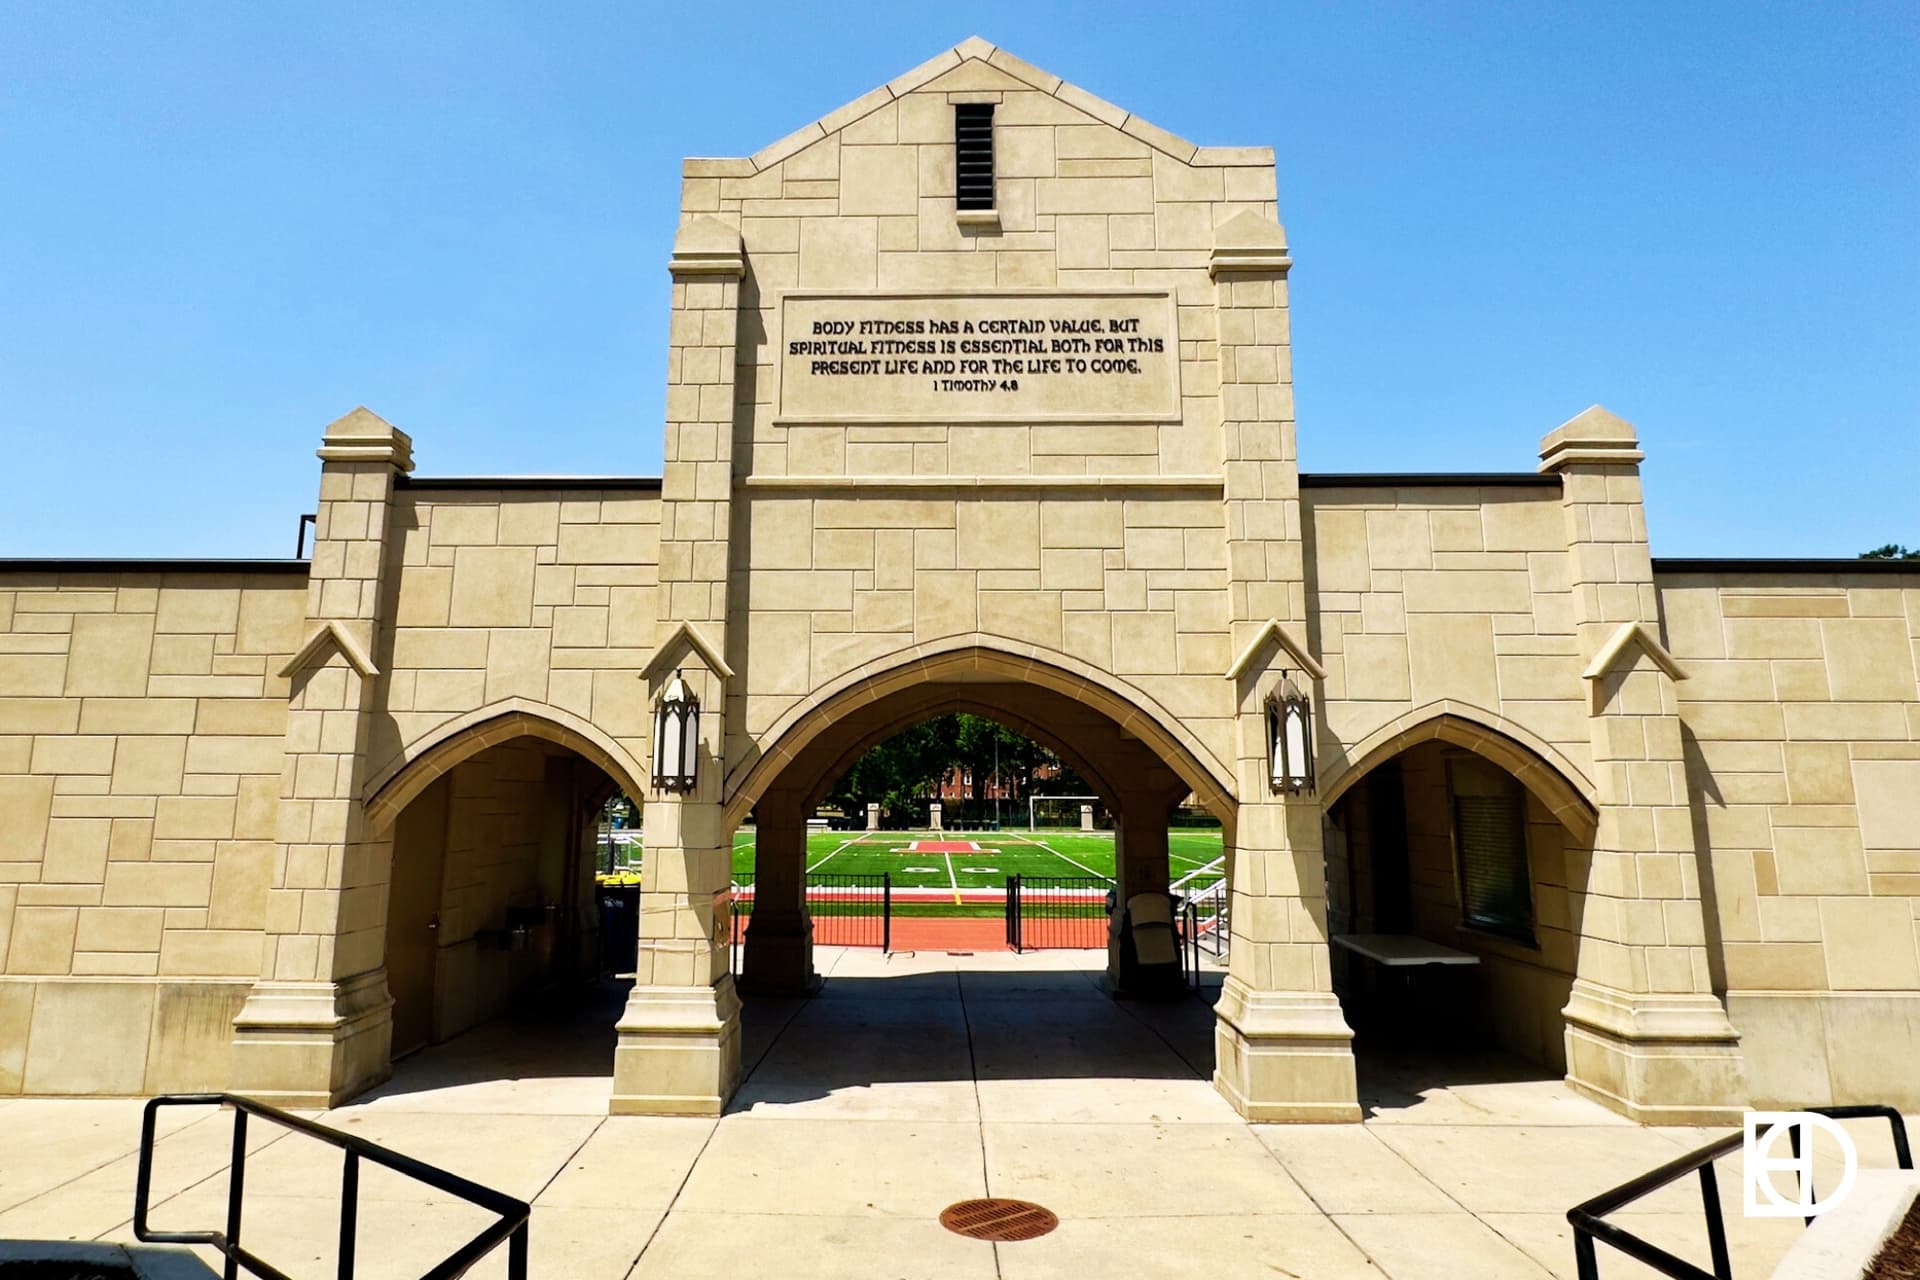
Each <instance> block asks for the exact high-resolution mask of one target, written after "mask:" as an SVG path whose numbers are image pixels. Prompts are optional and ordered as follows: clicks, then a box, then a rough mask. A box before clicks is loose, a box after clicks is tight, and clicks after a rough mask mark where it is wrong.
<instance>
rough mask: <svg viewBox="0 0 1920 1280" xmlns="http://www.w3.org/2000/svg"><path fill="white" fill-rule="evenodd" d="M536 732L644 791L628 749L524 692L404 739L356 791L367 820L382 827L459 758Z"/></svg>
mask: <svg viewBox="0 0 1920 1280" xmlns="http://www.w3.org/2000/svg"><path fill="white" fill-rule="evenodd" d="M523 737H532V738H540V739H543V740H545V741H547V742H552V743H555V744H557V745H559V746H563V747H566V748H568V749H569V750H572V751H577V752H578V753H580V755H582V756H584V757H585V758H586V759H588V760H590V761H592V762H593V763H594V764H595V765H597V766H598V767H599V768H600V769H601V770H602V771H603V772H605V773H606V775H607V776H608V777H610V778H612V779H613V780H614V782H615V783H616V784H618V785H619V786H620V787H621V788H622V789H624V790H625V791H626V793H627V794H628V795H630V796H633V797H635V798H636V799H637V798H640V797H642V796H644V795H645V794H646V793H645V792H644V791H643V790H642V789H641V780H642V779H644V778H645V777H646V771H645V770H644V769H642V768H641V767H640V763H639V762H638V761H637V760H635V759H634V758H633V756H632V755H631V754H630V753H629V752H628V751H627V749H626V748H625V747H623V746H621V745H620V743H619V742H617V741H616V740H615V739H613V738H612V737H609V736H608V735H607V734H606V733H605V732H604V731H602V730H600V729H597V728H595V727H594V726H593V725H591V724H589V723H588V722H587V721H585V720H583V719H581V718H580V717H579V716H577V715H574V714H573V713H572V712H570V711H563V710H561V709H560V708H559V707H554V706H549V705H547V704H546V703H544V702H534V701H532V700H531V699H527V698H506V699H502V700H501V701H499V702H494V703H490V704H488V705H487V706H484V707H480V708H478V709H477V710H474V711H469V712H467V713H466V714H465V715H461V716H456V717H455V718H453V719H452V720H449V721H447V722H446V723H445V724H442V725H440V726H439V727H438V728H436V729H434V730H433V732H431V733H429V734H427V735H426V736H424V737H422V738H420V739H419V740H417V741H415V742H412V743H409V744H408V745H407V746H406V747H405V748H404V749H403V750H402V751H401V753H400V754H399V755H398V756H396V757H395V758H394V759H393V760H391V761H389V762H388V763H387V764H386V765H384V766H383V767H382V768H381V769H379V770H378V771H377V772H375V774H374V775H373V777H372V779H371V780H370V781H369V782H368V783H367V785H366V787H365V789H364V790H363V791H362V792H361V795H362V798H363V799H364V801H365V804H366V809H367V822H368V824H369V826H370V827H371V828H372V829H373V830H375V831H384V830H386V829H387V828H388V827H390V826H392V825H393V820H394V819H395V818H397V817H398V816H399V815H400V811H401V810H403V809H405V808H406V807H407V804H408V802H409V801H411V800H412V799H413V798H414V797H415V796H417V795H419V794H420V793H421V792H422V791H425V790H426V789H427V787H428V786H429V785H431V784H432V782H433V780H434V779H435V778H438V777H439V776H441V775H442V774H444V773H446V772H447V771H448V770H450V769H452V768H453V767H454V766H455V765H457V764H459V763H460V762H461V761H463V760H467V759H470V758H472V757H473V756H476V755H478V754H479V753H480V752H482V751H485V750H486V749H487V748H488V747H493V746H498V745H499V744H500V743H503V742H510V741H512V740H513V739H515V738H523Z"/></svg>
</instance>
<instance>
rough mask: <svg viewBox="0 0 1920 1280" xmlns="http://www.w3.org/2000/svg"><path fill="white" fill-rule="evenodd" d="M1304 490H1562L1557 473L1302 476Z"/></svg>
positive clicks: (1308, 473) (1313, 473)
mask: <svg viewBox="0 0 1920 1280" xmlns="http://www.w3.org/2000/svg"><path fill="white" fill-rule="evenodd" d="M1300 487H1301V488H1302V489H1558V488H1559V487H1560V477H1559V475H1558V474H1557V473H1554V472H1548V473H1547V474H1545V475H1542V474H1541V473H1539V472H1537V471H1379V472H1370V471H1356V472H1327V471H1303V472H1301V473H1300Z"/></svg>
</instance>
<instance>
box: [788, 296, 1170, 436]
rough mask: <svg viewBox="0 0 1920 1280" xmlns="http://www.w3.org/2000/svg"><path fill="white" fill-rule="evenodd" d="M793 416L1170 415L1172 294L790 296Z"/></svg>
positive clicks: (1021, 418)
mask: <svg viewBox="0 0 1920 1280" xmlns="http://www.w3.org/2000/svg"><path fill="white" fill-rule="evenodd" d="M775 365H776V368H777V370H778V374H777V380H778V391H777V398H776V404H777V419H778V420H780V421H786V422H1173V421H1178V420H1179V416H1180V343H1179V338H1178V334H1177V333H1176V332H1175V317H1174V307H1173V298H1172V296H1171V295H1170V294H1169V293H1167V292H1166V291H1164V290H1137V291H1107V290H1100V291H1092V290H1089V291H1085V292H1076V291H1048V292H1045V293H1034V292H1008V291H996V292H991V293H952V292H948V293H937V292H925V293H908V292H902V293H888V292H882V293H870V292H861V293H807V292H792V293H787V294H785V295H783V296H782V297H781V299H780V326H779V339H778V347H777V356H776V359H775Z"/></svg>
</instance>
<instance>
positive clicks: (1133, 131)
mask: <svg viewBox="0 0 1920 1280" xmlns="http://www.w3.org/2000/svg"><path fill="white" fill-rule="evenodd" d="M966 66H976V67H981V68H987V69H991V71H992V72H993V73H994V80H995V83H994V84H993V85H992V86H989V85H987V84H986V82H985V81H982V82H981V83H979V84H974V85H971V86H967V85H961V84H959V83H957V82H956V84H955V85H954V88H955V89H956V90H958V89H963V88H968V87H971V88H973V89H987V88H989V87H994V88H1008V87H1014V88H1018V89H1022V90H1026V89H1031V90H1036V91H1038V92H1040V93H1044V94H1047V95H1049V96H1050V97H1053V98H1057V99H1058V100H1059V101H1060V102H1061V103H1063V104H1065V105H1066V106H1069V107H1073V108H1074V109H1076V110H1078V111H1080V112H1082V113H1083V114H1085V115H1087V116H1090V117H1092V118H1093V119H1095V120H1098V121H1100V122H1102V123H1104V124H1108V125H1111V126H1113V127H1114V128H1116V129H1118V130H1120V131H1121V132H1123V133H1126V134H1129V135H1131V136H1132V137H1135V138H1137V139H1139V140H1140V141H1141V142H1144V143H1146V144H1147V145H1148V146H1149V147H1152V148H1153V149H1154V150H1156V151H1159V152H1161V153H1163V154H1165V155H1168V156H1171V157H1172V158H1173V159H1175V160H1178V161H1180V162H1181V163H1182V164H1191V165H1200V166H1230V165H1271V164H1272V163H1273V148H1271V147H1200V146H1196V145H1194V144H1193V143H1191V142H1188V141H1187V140H1186V139H1185V138H1182V137H1180V136H1178V135H1177V134H1173V133H1169V132H1168V131H1167V130H1165V129H1162V128H1160V127H1159V126H1158V125H1155V124H1152V123H1150V122H1148V121H1146V120H1142V119H1141V118H1140V117H1139V116H1136V115H1133V114H1132V113H1131V112H1129V111H1127V110H1126V109H1125V108H1123V107H1117V106H1115V105H1114V104H1113V103H1111V102H1108V101H1106V100H1105V99H1104V98H1100V97H1098V96H1096V95H1094V94H1091V93H1088V92H1087V91H1086V90H1085V89H1082V88H1080V87H1079V86H1078V85H1075V84H1070V83H1068V82H1067V81H1065V80H1062V79H1061V78H1060V77H1059V76H1056V75H1054V74H1053V73H1051V72H1049V71H1043V70H1042V69H1041V68H1039V67H1036V66H1034V65H1033V64H1032V63H1030V62H1027V61H1026V60H1025V59H1022V58H1019V57H1016V56H1015V55H1013V54H1011V53H1009V52H1007V51H1006V50H1005V49H1002V48H1000V47H999V46H998V45H995V44H994V43H993V42H992V41H990V40H986V39H984V38H982V37H980V36H968V37H967V38H966V39H965V40H962V41H961V42H960V43H959V44H956V45H954V46H953V47H952V48H950V49H946V50H943V51H942V52H940V53H938V54H936V55H934V56H933V57H931V58H929V59H927V60H926V61H925V62H923V63H921V64H920V65H919V66H917V67H915V68H914V69H913V70H911V71H908V72H906V73H905V74H903V75H900V76H896V77H895V78H894V79H892V80H889V81H888V82H887V83H886V84H883V85H881V86H880V87H879V88H877V89H874V90H872V91H871V92H869V93H865V94H862V95H861V96H860V97H858V98H855V99H854V100H853V101H852V102H849V103H847V104H846V105H845V106H842V107H840V108H839V109H838V110H835V111H830V112H828V113H827V114H826V115H824V116H822V117H820V118H819V119H818V120H815V121H814V122H813V123H812V124H809V125H807V126H805V127H804V128H801V129H796V130H795V131H794V132H792V133H790V134H788V135H787V136H786V137H784V138H782V139H780V140H779V141H778V142H775V143H773V144H772V145H771V146H768V147H765V148H763V149H761V150H760V151H757V152H755V153H754V154H753V155H752V156H751V157H749V158H746V159H740V160H690V161H688V174H689V176H706V177H750V176H752V175H753V174H755V173H759V172H760V171H762V170H764V169H767V168H770V167H772V166H773V165H776V164H779V163H780V162H781V161H783V160H785V159H787V158H788V157H789V156H792V155H794V154H795V153H797V152H799V151H800V150H802V149H803V148H805V147H808V146H811V145H812V144H813V143H815V142H818V141H820V140H821V139H822V138H825V137H826V136H827V135H828V134H831V133H836V132H838V131H839V130H841V129H844V128H846V127H847V126H848V125H850V124H853V123H854V122H855V121H858V120H860V119H863V118H864V117H866V116H869V115H871V114H873V113H874V112H875V111H878V110H879V109H881V108H882V107H884V106H886V105H887V104H888V103H890V102H892V101H894V100H895V99H897V98H901V97H904V96H905V95H907V94H909V93H912V92H914V91H915V90H918V89H924V88H926V87H927V86H929V85H931V84H932V83H933V82H934V81H936V80H939V79H941V78H942V77H944V76H948V75H950V74H951V73H953V72H955V71H958V70H960V69H961V68H963V67H966Z"/></svg>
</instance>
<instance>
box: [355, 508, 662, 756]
mask: <svg viewBox="0 0 1920 1280" xmlns="http://www.w3.org/2000/svg"><path fill="white" fill-rule="evenodd" d="M393 519H394V522H395V528H394V530H393V536H392V537H390V539H389V542H388V548H389V556H390V557H391V559H392V561H393V563H392V565H391V569H390V572H389V576H388V581H389V583H390V584H391V586H390V588H389V590H390V594H391V597H392V598H391V599H390V600H389V601H388V602H387V606H386V608H384V609H383V611H382V618H383V622H382V626H381V630H380V634H379V640H378V641H377V644H376V654H375V663H376V665H377V666H378V667H379V668H380V671H381V677H380V688H379V690H378V698H379V702H380V704H381V705H382V706H383V707H384V714H383V715H381V716H379V717H377V718H376V721H375V724H374V732H373V738H372V742H371V744H370V746H369V755H370V759H371V762H372V765H371V770H370V773H371V776H373V777H374V778H376V779H379V778H381V777H383V776H384V775H386V774H387V773H388V772H390V771H391V769H392V768H393V767H394V766H395V765H396V764H397V763H398V761H399V760H400V759H401V758H402V757H403V756H407V757H410V756H412V755H413V754H415V753H416V752H417V751H418V750H419V749H420V748H421V746H422V745H423V744H425V743H428V742H430V741H432V740H433V739H434V738H435V737H436V735H437V734H438V733H439V732H441V731H444V730H446V729H447V728H448V727H449V726H450V725H453V724H454V723H455V722H457V721H458V722H462V723H464V721H463V717H470V716H472V715H473V714H474V713H477V712H480V711H482V710H483V709H485V708H490V707H496V706H502V705H505V704H509V703H512V702H513V701H515V700H521V701H524V702H527V703H531V704H536V705H540V706H544V707H550V708H555V709H557V710H559V711H561V712H563V713H566V714H568V715H571V716H573V717H577V718H578V719H579V720H580V721H584V722H586V723H587V724H590V725H592V726H594V727H596V728H597V729H599V730H600V731H602V732H604V733H605V734H607V735H608V736H610V737H611V738H613V739H614V740H615V741H617V742H618V743H619V744H620V745H621V746H622V747H623V748H624V749H625V750H626V751H627V752H628V754H629V755H630V756H631V758H632V759H635V760H643V759H645V737H646V734H647V732H648V729H647V721H648V715H649V710H648V707H647V701H646V697H645V691H644V688H643V686H642V684H641V682H640V680H639V677H638V672H639V671H640V669H641V668H642V667H644V666H645V665H646V662H647V659H648V658H649V657H650V656H651V654H652V646H653V629H654V624H655V621H656V618H657V616H658V614H657V609H658V581H659V546H660V497H659V493H658V491H657V489H654V490H651V491H649V490H645V489H638V490H636V489H631V488H623V489H617V490H613V489H606V490H602V489H590V488H581V489H577V490H573V489H564V490H552V489H537V490H528V489H519V488H515V487H513V485H512V484H511V482H503V484H502V487H500V488H499V489H481V490H473V489H466V488H461V489H435V488H432V487H431V484H430V482H429V483H428V484H426V485H409V486H403V487H402V488H401V489H400V490H399V491H398V493H397V494H396V496H395V503H394V516H393ZM636 781H639V780H636Z"/></svg>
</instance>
